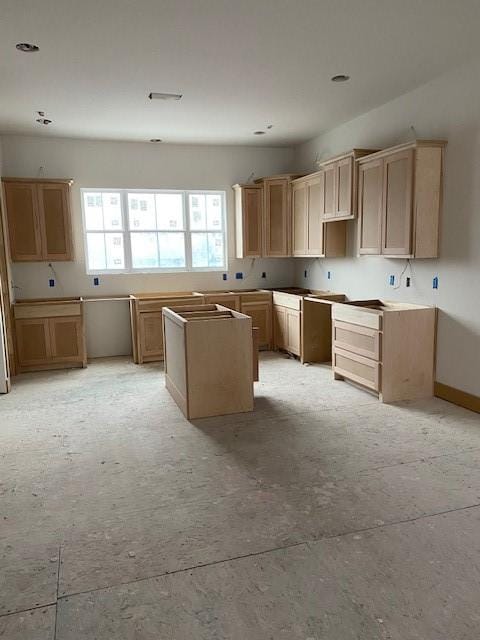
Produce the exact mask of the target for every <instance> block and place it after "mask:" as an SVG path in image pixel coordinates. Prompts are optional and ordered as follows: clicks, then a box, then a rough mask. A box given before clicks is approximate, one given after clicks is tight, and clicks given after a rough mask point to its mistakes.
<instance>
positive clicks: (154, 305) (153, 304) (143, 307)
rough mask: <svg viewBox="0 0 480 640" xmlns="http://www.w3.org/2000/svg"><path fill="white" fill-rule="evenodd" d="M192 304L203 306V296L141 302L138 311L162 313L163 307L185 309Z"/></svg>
mask: <svg viewBox="0 0 480 640" xmlns="http://www.w3.org/2000/svg"><path fill="white" fill-rule="evenodd" d="M192 304H203V296H186V297H185V298H170V299H168V298H161V299H160V300H139V301H138V310H139V311H140V312H142V311H161V310H162V309H163V307H185V306H187V305H192Z"/></svg>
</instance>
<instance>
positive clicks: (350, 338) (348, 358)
mask: <svg viewBox="0 0 480 640" xmlns="http://www.w3.org/2000/svg"><path fill="white" fill-rule="evenodd" d="M332 316H333V349H332V364H333V371H334V375H335V378H337V379H344V378H346V379H348V380H351V381H353V382H355V383H357V384H360V385H362V386H363V387H365V388H367V389H370V390H371V391H374V392H376V393H377V394H378V396H379V398H380V399H381V400H382V401H383V402H394V401H400V400H413V399H416V398H425V397H430V396H432V395H433V382H434V361H435V329H436V309H435V308H434V307H426V306H422V305H413V304H406V303H396V302H386V301H382V300H364V301H359V302H350V303H344V304H334V305H333V313H332Z"/></svg>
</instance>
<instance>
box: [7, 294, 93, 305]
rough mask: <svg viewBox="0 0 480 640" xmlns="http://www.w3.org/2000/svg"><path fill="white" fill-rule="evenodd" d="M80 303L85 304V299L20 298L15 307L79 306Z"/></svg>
mask: <svg viewBox="0 0 480 640" xmlns="http://www.w3.org/2000/svg"><path fill="white" fill-rule="evenodd" d="M79 302H83V298H82V297H81V296H80V297H78V298H72V297H68V298H20V299H19V300H15V302H14V303H13V306H22V305H42V304H48V305H50V304H78V303H79Z"/></svg>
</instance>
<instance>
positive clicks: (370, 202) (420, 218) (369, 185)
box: [358, 140, 446, 258]
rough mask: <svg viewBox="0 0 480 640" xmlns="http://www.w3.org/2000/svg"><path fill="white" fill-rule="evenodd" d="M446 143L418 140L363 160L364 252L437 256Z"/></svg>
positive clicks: (361, 223)
mask: <svg viewBox="0 0 480 640" xmlns="http://www.w3.org/2000/svg"><path fill="white" fill-rule="evenodd" d="M445 144H446V143H445V142H443V141H431V140H416V141H415V142H411V143H407V144H404V145H400V146H398V147H394V148H392V149H386V150H384V151H381V152H378V153H375V154H373V155H371V156H369V157H367V158H361V159H360V160H359V161H358V179H359V188H358V210H359V234H358V242H359V247H358V251H359V254H360V255H362V254H364V255H368V254H371V255H384V256H387V257H391V258H394V257H403V258H436V257H438V239H439V221H440V209H441V202H442V166H443V150H444V147H445Z"/></svg>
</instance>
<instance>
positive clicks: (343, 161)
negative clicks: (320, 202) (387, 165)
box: [320, 149, 374, 222]
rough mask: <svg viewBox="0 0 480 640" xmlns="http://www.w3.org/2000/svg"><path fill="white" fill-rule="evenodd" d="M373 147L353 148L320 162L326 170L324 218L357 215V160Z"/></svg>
mask: <svg viewBox="0 0 480 640" xmlns="http://www.w3.org/2000/svg"><path fill="white" fill-rule="evenodd" d="M373 152H374V150H373V149H353V150H352V151H350V152H349V153H344V154H342V155H341V156H336V157H335V158H330V159H329V160H325V161H324V162H321V163H320V166H321V167H322V169H323V171H324V185H325V187H324V188H325V207H324V212H323V219H324V220H325V221H326V222H328V221H331V220H351V219H352V218H355V216H356V215H357V175H356V171H355V160H357V158H362V157H364V156H366V155H369V154H371V153H373Z"/></svg>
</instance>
